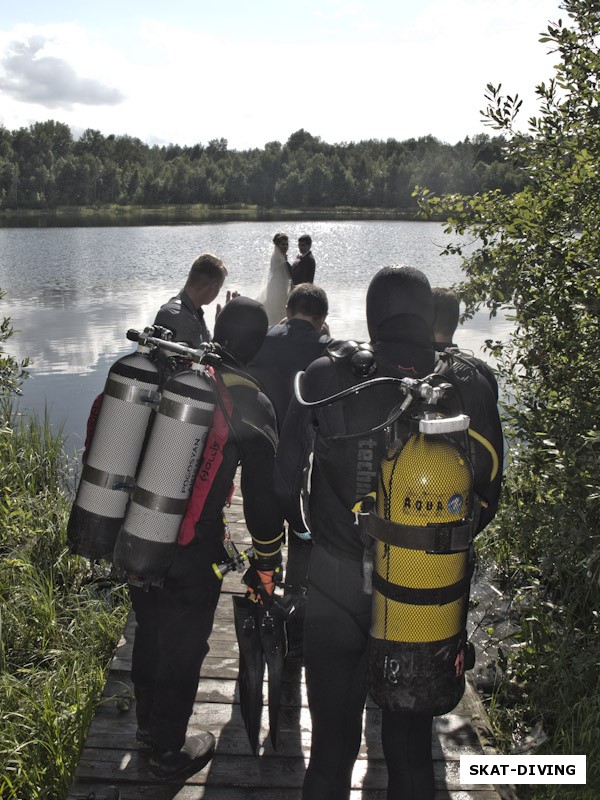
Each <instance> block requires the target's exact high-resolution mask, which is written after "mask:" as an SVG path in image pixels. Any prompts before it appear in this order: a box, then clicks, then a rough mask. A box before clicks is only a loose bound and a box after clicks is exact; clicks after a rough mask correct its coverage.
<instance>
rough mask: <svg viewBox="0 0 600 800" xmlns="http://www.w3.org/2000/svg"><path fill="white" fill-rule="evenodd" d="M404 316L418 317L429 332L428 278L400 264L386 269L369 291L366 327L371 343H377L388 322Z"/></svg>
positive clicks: (373, 282)
mask: <svg viewBox="0 0 600 800" xmlns="http://www.w3.org/2000/svg"><path fill="white" fill-rule="evenodd" d="M404 316H412V317H419V318H420V319H422V320H423V322H425V324H426V326H427V328H428V329H429V328H430V327H431V325H432V323H433V299H432V296H431V286H430V285H429V281H428V279H427V276H426V275H425V274H424V273H423V272H421V271H420V270H418V269H415V268H414V267H406V266H404V265H401V264H394V265H393V266H390V267H383V269H380V270H379V272H377V273H376V274H375V276H374V277H373V279H372V280H371V283H370V284H369V288H368V290H367V326H368V328H369V336H370V337H371V341H372V342H375V341H377V340H378V338H379V337H380V334H381V328H382V326H383V325H384V324H385V323H388V322H389V321H390V320H393V319H394V318H396V317H404ZM385 327H389V326H387V325H386V326H385Z"/></svg>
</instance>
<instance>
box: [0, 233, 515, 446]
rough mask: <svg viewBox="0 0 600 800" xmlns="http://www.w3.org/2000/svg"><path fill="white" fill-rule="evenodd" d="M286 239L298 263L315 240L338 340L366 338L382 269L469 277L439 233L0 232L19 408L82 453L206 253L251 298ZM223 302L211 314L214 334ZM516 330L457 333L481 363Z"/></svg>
mask: <svg viewBox="0 0 600 800" xmlns="http://www.w3.org/2000/svg"><path fill="white" fill-rule="evenodd" d="M278 230H285V231H286V232H287V233H288V234H289V237H290V250H289V253H288V256H289V257H290V260H293V258H294V257H295V255H296V249H295V244H296V241H297V238H298V236H299V235H300V234H301V233H309V234H310V235H311V236H312V239H313V254H314V256H315V258H316V261H317V272H316V277H315V280H316V282H317V283H318V284H320V285H321V286H322V287H323V288H324V289H325V290H326V292H327V294H328V297H329V304H330V313H329V320H328V321H329V325H330V328H331V333H332V335H333V336H334V337H336V338H357V339H366V338H368V337H367V326H366V321H365V315H364V305H365V292H366V288H367V286H368V283H369V281H370V279H371V278H372V276H373V275H374V274H375V272H377V270H378V269H379V268H380V267H383V266H386V265H389V264H396V263H404V264H410V265H411V266H414V267H417V268H419V269H421V270H422V271H423V272H425V273H426V275H427V276H428V278H429V280H430V282H431V284H432V286H433V285H442V286H449V285H451V284H453V283H455V282H456V281H457V280H460V278H461V270H460V259H459V258H458V257H441V256H440V252H441V250H442V249H443V246H444V245H445V243H446V240H447V237H446V236H445V235H444V233H443V229H442V226H441V225H440V224H438V223H432V222H404V221H360V222H359V221H348V222H337V221H336V222H310V223H301V222H285V223H283V222H282V223H278V222H273V221H270V222H225V223H211V224H203V225H172V226H171V225H169V226H148V227H141V226H140V227H112V228H106V227H100V228H93V227H90V228H82V227H77V228H35V229H32V228H0V288H1V289H2V290H3V291H5V292H6V296H5V297H4V298H3V300H2V301H1V302H0V315H1V316H10V318H11V322H12V325H13V327H14V328H15V329H18V333H16V334H15V336H14V337H13V338H12V339H11V340H9V342H8V345H7V348H6V349H7V350H8V351H9V352H10V353H12V354H13V355H15V356H16V357H17V358H25V357H26V356H27V357H29V358H30V359H31V361H32V364H31V366H30V368H29V371H30V375H31V377H30V378H29V379H28V380H27V381H26V382H25V384H24V386H23V395H22V397H21V399H20V402H19V408H20V409H21V410H22V411H23V412H24V413H31V412H33V413H37V414H39V415H42V416H43V414H44V409H45V408H47V409H48V413H49V417H50V420H51V422H52V424H53V426H58V425H61V424H62V425H64V432H65V433H66V434H67V435H68V439H67V449H69V450H70V451H71V452H72V451H73V450H75V449H79V448H81V447H82V445H83V440H84V438H85V435H84V431H85V421H86V419H87V415H88V411H89V408H90V405H91V403H92V401H93V399H94V397H95V396H96V395H97V394H98V393H99V392H101V391H102V388H103V386H104V382H105V380H106V375H107V372H108V369H109V368H110V366H111V364H112V363H113V362H114V361H115V360H116V359H117V358H120V357H121V356H122V355H124V354H125V353H127V352H130V351H131V350H132V349H133V346H132V344H131V342H129V341H128V340H127V339H126V337H125V333H126V331H127V329H128V328H138V329H142V328H144V327H145V326H146V325H149V324H151V323H152V321H153V320H154V316H155V314H156V311H157V310H158V308H159V306H160V305H162V303H164V302H165V301H166V300H168V299H169V297H171V296H173V295H174V294H176V293H177V292H178V291H179V290H180V289H181V288H182V286H183V284H184V282H185V278H186V276H187V273H188V270H189V268H190V266H191V264H192V262H193V261H194V259H195V258H196V256H198V255H199V254H200V253H202V252H207V251H208V252H211V253H214V254H215V255H217V256H219V257H220V258H222V259H223V261H224V262H225V264H226V265H227V268H228V269H229V277H228V279H227V282H226V284H225V287H224V289H223V291H222V293H221V296H220V297H219V298H217V301H216V302H223V301H224V299H225V291H226V289H231V290H237V291H238V292H240V293H241V294H243V295H248V296H250V297H253V296H255V295H256V293H257V292H258V289H259V287H260V284H261V281H262V278H263V275H264V273H265V271H266V269H267V267H268V264H269V259H270V256H271V252H272V247H273V245H272V244H271V240H272V237H273V235H274V234H275V233H276V232H277V231H278ZM216 302H215V303H213V304H212V306H209V307H208V308H207V309H206V318H207V322H208V324H209V327H210V328H211V330H212V327H213V324H214V315H215V306H216ZM507 332H508V324H507V323H506V322H505V321H503V320H498V319H495V320H491V321H490V320H489V319H488V315H487V314H486V313H481V314H478V315H477V316H476V317H475V318H474V319H473V320H470V321H469V322H468V323H467V324H466V325H465V326H464V327H462V328H460V329H459V331H458V332H457V336H456V340H457V343H458V344H460V345H461V346H462V347H464V348H465V349H468V350H471V351H473V352H474V353H475V354H477V355H480V356H482V355H483V354H482V353H481V351H480V347H481V345H482V344H483V341H484V340H485V339H487V338H506V335H507Z"/></svg>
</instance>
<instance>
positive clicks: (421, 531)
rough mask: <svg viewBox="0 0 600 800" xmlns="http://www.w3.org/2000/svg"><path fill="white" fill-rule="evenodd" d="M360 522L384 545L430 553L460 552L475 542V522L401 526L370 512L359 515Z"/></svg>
mask: <svg viewBox="0 0 600 800" xmlns="http://www.w3.org/2000/svg"><path fill="white" fill-rule="evenodd" d="M359 525H361V526H364V529H365V530H366V532H367V534H368V535H369V536H371V537H372V538H373V539H377V540H378V541H380V542H384V543H385V544H389V545H392V546H394V547H404V548H406V549H407V550H425V551H426V552H428V553H458V552H460V551H461V550H468V549H469V547H470V545H471V541H472V538H473V537H472V530H473V526H472V522H471V521H469V522H467V523H465V524H462V525H461V524H459V525H449V524H443V523H442V524H440V525H426V526H425V525H422V526H419V525H401V524H400V523H398V522H391V521H390V520H387V519H384V518H383V517H380V516H379V515H378V514H375V513H374V512H373V511H371V512H370V513H369V514H368V515H367V514H361V515H359Z"/></svg>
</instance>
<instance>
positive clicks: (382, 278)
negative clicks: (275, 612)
mask: <svg viewBox="0 0 600 800" xmlns="http://www.w3.org/2000/svg"><path fill="white" fill-rule="evenodd" d="M366 309H367V322H368V329H369V335H370V339H371V341H370V343H367V344H362V345H358V344H357V343H356V342H345V343H334V345H332V346H331V347H330V348H329V351H328V353H327V355H325V356H323V357H322V358H320V359H318V360H317V361H315V362H313V363H312V364H311V365H310V366H309V367H308V368H307V370H306V372H305V373H304V375H303V376H302V379H301V381H300V387H299V388H300V392H301V396H302V398H303V400H304V401H305V402H306V403H311V402H313V403H317V402H318V401H321V400H322V399H323V398H328V397H332V396H333V395H335V394H336V393H340V392H343V391H344V390H347V389H349V388H352V387H355V386H357V385H359V384H362V383H365V382H367V381H369V380H371V379H372V378H381V377H392V378H396V379H397V378H404V377H409V378H414V379H418V378H423V377H425V376H428V375H430V374H431V373H433V372H434V370H435V369H436V366H437V364H438V362H439V357H438V355H437V354H436V351H435V349H434V347H433V346H432V344H431V324H432V321H433V301H432V295H431V289H430V286H429V281H428V280H427V278H426V276H425V275H424V274H423V273H422V272H420V271H418V270H415V269H413V268H410V267H406V266H391V267H386V268H384V269H382V270H380V271H379V272H378V273H377V274H376V275H375V276H374V277H373V279H372V281H371V283H370V285H369V288H368V292H367V297H366ZM473 372H474V371H473ZM460 391H461V395H462V400H463V402H464V406H465V413H466V414H468V415H469V416H470V417H471V424H472V426H473V427H474V428H475V429H476V430H477V431H478V432H479V433H480V434H481V435H482V438H485V440H486V441H488V442H491V443H492V446H493V448H494V449H495V451H496V454H497V455H498V459H499V461H498V462H496V466H498V465H499V469H498V470H497V476H496V478H495V480H493V481H491V480H490V475H491V472H490V461H491V459H492V457H491V456H490V453H489V452H488V451H487V450H485V448H484V447H481V448H479V449H478V451H477V453H476V456H477V459H476V464H475V474H474V483H475V491H476V492H477V494H478V495H479V496H480V497H483V498H485V503H486V508H485V509H484V510H483V512H482V514H481V517H480V519H479V524H478V530H481V529H482V528H483V527H484V526H485V525H486V524H487V522H489V521H490V519H491V518H492V517H493V516H494V514H495V512H496V508H497V504H498V495H499V490H500V481H501V472H502V469H501V458H502V432H501V429H500V422H499V417H498V411H497V408H496V404H495V401H494V397H493V395H492V393H491V390H490V387H489V385H488V384H487V382H486V381H485V379H484V378H482V377H481V376H479V375H478V374H477V373H474V375H471V373H469V376H468V380H467V379H466V378H465V381H464V384H461V385H460ZM398 405H399V392H398V390H397V388H394V386H393V385H390V384H389V383H387V384H386V383H379V384H374V385H372V386H370V387H369V388H368V389H366V390H363V391H359V392H348V394H347V395H345V396H344V399H343V401H341V402H335V403H332V404H330V405H321V406H317V405H315V406H306V405H303V404H302V403H300V402H299V400H298V399H295V400H293V401H292V404H291V405H290V408H289V411H288V414H287V416H286V419H285V422H284V425H283V429H282V431H281V436H280V443H279V447H278V453H277V458H276V485H277V489H278V493H279V495H280V499H281V501H282V503H283V506H284V511H285V515H286V518H287V519H289V520H290V522H291V523H292V525H293V527H294V529H296V530H304V529H306V527H307V526H308V527H309V529H310V531H311V533H312V537H313V542H314V547H313V554H312V557H311V562H310V568H309V591H308V605H307V611H306V621H305V629H304V637H305V638H304V663H305V668H306V684H307V691H308V702H309V707H310V712H311V719H312V742H311V754H310V762H309V765H308V769H307V772H306V776H305V780H304V786H303V795H302V796H303V798H304V800H344V799H345V798H348V797H349V796H350V787H351V777H352V770H353V767H354V762H355V760H356V756H357V754H358V751H359V748H360V742H361V736H362V725H363V711H364V705H365V701H366V697H367V665H368V646H369V633H370V629H371V622H372V619H373V616H372V598H371V595H370V594H366V593H365V591H364V589H363V564H362V559H363V553H364V542H363V540H362V539H361V535H360V532H359V527H358V526H357V524H356V518H355V514H354V513H353V509H354V508H355V505H356V503H357V501H360V500H361V499H362V498H364V497H365V496H366V495H368V494H369V493H370V492H376V491H377V488H378V484H377V477H378V468H379V464H380V462H381V461H382V459H383V458H384V456H385V454H386V434H385V422H386V420H387V419H388V418H389V415H390V414H391V412H392V410H393V409H395V408H396V407H398ZM382 423H384V424H382ZM311 454H312V457H310V456H311ZM307 463H309V464H310V463H312V472H311V475H310V482H308V483H307V482H306V481H304V488H303V478H304V477H305V476H306V472H307ZM307 488H308V491H309V496H308V499H307V498H306V492H307ZM475 532H477V531H475ZM432 720H433V716H432V713H429V712H415V711H409V710H399V711H392V710H389V709H387V708H385V707H382V744H383V751H384V755H385V759H386V765H387V768H388V791H387V797H388V800H398V798H402V800H432V798H433V796H434V779H433V760H432V754H431V728H432Z"/></svg>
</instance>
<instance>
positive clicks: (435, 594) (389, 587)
mask: <svg viewBox="0 0 600 800" xmlns="http://www.w3.org/2000/svg"><path fill="white" fill-rule="evenodd" d="M470 584H471V576H470V575H468V574H467V575H465V577H463V578H461V579H460V580H459V581H457V582H456V583H453V584H451V585H450V586H440V587H437V588H433V589H415V588H412V587H410V586H400V585H398V584H396V583H390V582H389V581H386V580H385V578H382V577H381V575H379V573H377V572H374V573H373V588H374V589H376V590H377V591H378V592H379V593H380V594H382V595H383V596H384V597H387V599H388V600H394V601H395V602H396V603H406V604H407V605H411V606H444V605H447V604H448V603H454V602H455V601H456V600H460V598H461V597H465V595H467V593H468V591H469V586H470Z"/></svg>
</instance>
